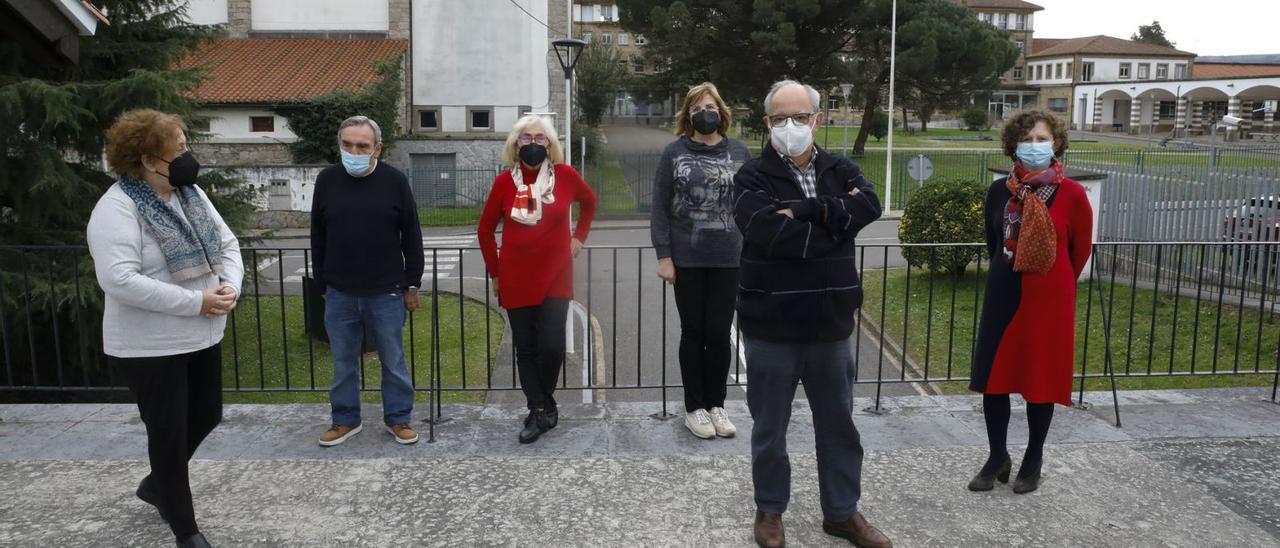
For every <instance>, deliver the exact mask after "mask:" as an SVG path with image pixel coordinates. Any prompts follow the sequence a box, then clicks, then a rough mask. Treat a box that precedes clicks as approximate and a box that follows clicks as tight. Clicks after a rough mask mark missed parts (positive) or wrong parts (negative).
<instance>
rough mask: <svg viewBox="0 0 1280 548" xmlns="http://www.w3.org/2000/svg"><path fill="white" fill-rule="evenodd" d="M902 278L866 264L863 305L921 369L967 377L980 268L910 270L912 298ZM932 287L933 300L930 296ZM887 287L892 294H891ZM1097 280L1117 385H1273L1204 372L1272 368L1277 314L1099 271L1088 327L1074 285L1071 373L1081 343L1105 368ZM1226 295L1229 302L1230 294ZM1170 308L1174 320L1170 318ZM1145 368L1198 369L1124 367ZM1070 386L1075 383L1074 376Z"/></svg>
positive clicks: (1094, 363) (1082, 296)
mask: <svg viewBox="0 0 1280 548" xmlns="http://www.w3.org/2000/svg"><path fill="white" fill-rule="evenodd" d="M886 281H887V283H886ZM907 282H908V276H907V271H906V269H890V270H889V271H888V272H887V273H886V272H885V271H882V270H867V271H866V273H865V277H864V279H863V287H864V289H865V294H866V298H865V301H864V303H863V310H864V311H865V312H866V313H867V314H868V315H869V316H870V317H871V318H872V319H873V321H875V322H876V323H877V324H881V325H884V326H885V333H886V334H887V335H889V336H891V337H893V339H894V340H896V341H899V342H901V341H902V340H903V339H904V335H903V333H904V329H905V330H906V337H905V338H906V345H905V346H906V352H907V355H908V356H910V357H911V358H912V359H913V360H914V361H915V362H916V364H917V365H918V366H919V367H920V368H921V369H924V368H925V367H928V376H929V377H930V378H947V376H948V374H949V375H950V376H951V377H968V376H969V369H970V363H971V355H972V349H973V345H974V341H975V340H976V333H975V330H976V328H977V318H978V316H977V315H976V314H975V310H980V308H981V297H982V295H981V294H980V292H982V291H985V290H986V288H985V285H984V284H985V275H984V276H981V277H980V276H979V275H978V274H977V272H976V271H975V270H973V269H970V270H969V272H968V273H967V274H966V275H965V276H964V277H963V278H961V279H959V280H953V279H952V278H951V277H949V276H947V275H945V274H937V275H932V274H929V273H927V272H925V271H922V270H916V269H912V270H911V274H910V297H909V298H908V296H907V291H908V289H907ZM931 286H932V291H933V303H932V307H930V302H929V292H930V287H931ZM886 287H887V288H888V290H887V293H888V295H889V296H890V297H889V299H888V301H887V303H886V302H885V295H886V290H885V288H886ZM1099 289H1101V294H1102V296H1103V298H1104V299H1105V302H1107V303H1108V304H1107V307H1106V308H1107V312H1109V313H1110V314H1111V315H1112V319H1111V329H1110V330H1109V333H1110V335H1111V355H1112V363H1113V364H1114V365H1115V368H1116V375H1117V379H1116V384H1117V386H1118V387H1119V388H1120V389H1130V390H1139V389H1167V388H1208V387H1229V386H1271V383H1272V382H1273V380H1274V375H1272V374H1258V375H1214V376H1210V375H1208V373H1211V372H1212V371H1214V370H1215V368H1216V370H1217V371H1228V372H1230V371H1258V370H1263V371H1265V370H1274V369H1275V368H1276V355H1277V345H1278V344H1280V315H1276V314H1260V313H1259V312H1258V310H1257V309H1249V308H1244V309H1241V308H1236V307H1233V306H1230V305H1228V304H1224V305H1223V306H1222V307H1221V309H1219V306H1218V301H1217V297H1216V295H1212V296H1211V295H1208V294H1206V295H1204V296H1202V297H1201V298H1200V299H1199V300H1198V301H1197V299H1196V298H1194V297H1173V296H1170V295H1169V294H1168V293H1164V292H1161V293H1160V294H1159V295H1156V293H1155V292H1153V291H1150V290H1147V289H1133V288H1130V287H1128V286H1125V285H1121V284H1119V283H1117V284H1115V285H1114V287H1113V286H1111V284H1108V283H1106V282H1105V281H1103V280H1098V282H1096V286H1095V287H1094V288H1093V296H1094V299H1093V303H1092V309H1091V314H1090V316H1089V318H1088V319H1089V323H1088V325H1087V326H1086V324H1085V320H1086V311H1090V310H1089V308H1088V303H1087V301H1086V299H1087V296H1088V291H1089V282H1087V281H1085V282H1082V283H1080V284H1079V286H1078V289H1077V304H1076V356H1075V363H1076V373H1077V374H1079V373H1080V367H1081V366H1080V360H1081V357H1082V356H1085V349H1084V347H1085V344H1086V343H1087V344H1088V354H1087V356H1085V357H1086V361H1085V363H1086V367H1087V372H1088V373H1089V374H1091V375H1092V374H1101V373H1103V371H1104V361H1105V342H1106V341H1105V338H1104V331H1103V326H1104V324H1103V321H1102V316H1101V312H1100V305H1099V299H1098V296H1099ZM1112 291H1114V296H1113V294H1112ZM1226 301H1227V302H1230V301H1231V298H1230V297H1228V298H1227V299H1226ZM908 303H909V305H908ZM975 303H977V304H975ZM1111 303H1114V306H1112V304H1111ZM882 306H883V307H884V309H883V313H884V316H883V318H884V320H883V321H881V317H882V316H881V310H882ZM1175 307H1176V308H1177V325H1176V326H1175V325H1174V323H1173V320H1174V309H1175ZM1197 316H1198V319H1197ZM904 320H905V324H906V325H905V327H904ZM1131 320H1132V321H1131ZM1086 327H1087V330H1086ZM1237 330H1239V337H1238V338H1237ZM927 334H931V336H926V335H927ZM1259 337H1260V338H1259ZM1215 339H1216V344H1215ZM1215 362H1216V363H1215ZM1148 371H1150V372H1151V373H1153V374H1160V373H1165V374H1167V373H1168V372H1169V371H1174V372H1175V373H1178V372H1181V373H1191V372H1194V373H1196V374H1197V376H1188V375H1185V374H1184V375H1182V376H1164V377H1126V376H1125V375H1126V374H1132V375H1145V374H1147V372H1148ZM1201 374H1203V375H1201ZM939 385H941V387H942V388H943V390H944V391H945V392H947V393H965V392H967V383H965V382H942V383H939ZM1075 386H1076V387H1077V388H1078V386H1079V385H1078V381H1077V384H1076V385H1075ZM1110 386H1111V385H1110V381H1108V380H1107V379H1105V378H1101V379H1089V380H1088V381H1086V383H1085V388H1086V389H1087V390H1106V389H1109V388H1110Z"/></svg>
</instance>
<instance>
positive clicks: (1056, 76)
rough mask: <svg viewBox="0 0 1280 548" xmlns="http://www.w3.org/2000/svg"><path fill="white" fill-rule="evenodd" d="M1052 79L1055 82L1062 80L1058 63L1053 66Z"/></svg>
mask: <svg viewBox="0 0 1280 548" xmlns="http://www.w3.org/2000/svg"><path fill="white" fill-rule="evenodd" d="M1053 78H1054V79H1055V80H1061V79H1062V63H1058V64H1056V65H1053Z"/></svg>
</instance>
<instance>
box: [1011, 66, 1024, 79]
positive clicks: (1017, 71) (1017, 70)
mask: <svg viewBox="0 0 1280 548" xmlns="http://www.w3.org/2000/svg"><path fill="white" fill-rule="evenodd" d="M1013 79H1014V80H1021V79H1022V67H1013Z"/></svg>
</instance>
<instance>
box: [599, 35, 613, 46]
mask: <svg viewBox="0 0 1280 548" xmlns="http://www.w3.org/2000/svg"><path fill="white" fill-rule="evenodd" d="M600 43H601V44H604V45H606V46H607V45H609V44H612V43H613V33H612V32H602V33H600Z"/></svg>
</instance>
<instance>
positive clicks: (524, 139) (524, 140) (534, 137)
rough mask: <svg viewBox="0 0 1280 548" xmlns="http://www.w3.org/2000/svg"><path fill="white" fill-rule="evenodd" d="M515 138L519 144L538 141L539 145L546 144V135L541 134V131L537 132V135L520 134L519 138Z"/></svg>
mask: <svg viewBox="0 0 1280 548" xmlns="http://www.w3.org/2000/svg"><path fill="white" fill-rule="evenodd" d="M517 140H518V141H519V142H520V144H522V145H527V144H529V143H538V144H540V145H542V146H546V145H547V136H546V135H543V134H541V133H539V134H537V135H532V136H530V135H521V136H520V138H519V139H517Z"/></svg>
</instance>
